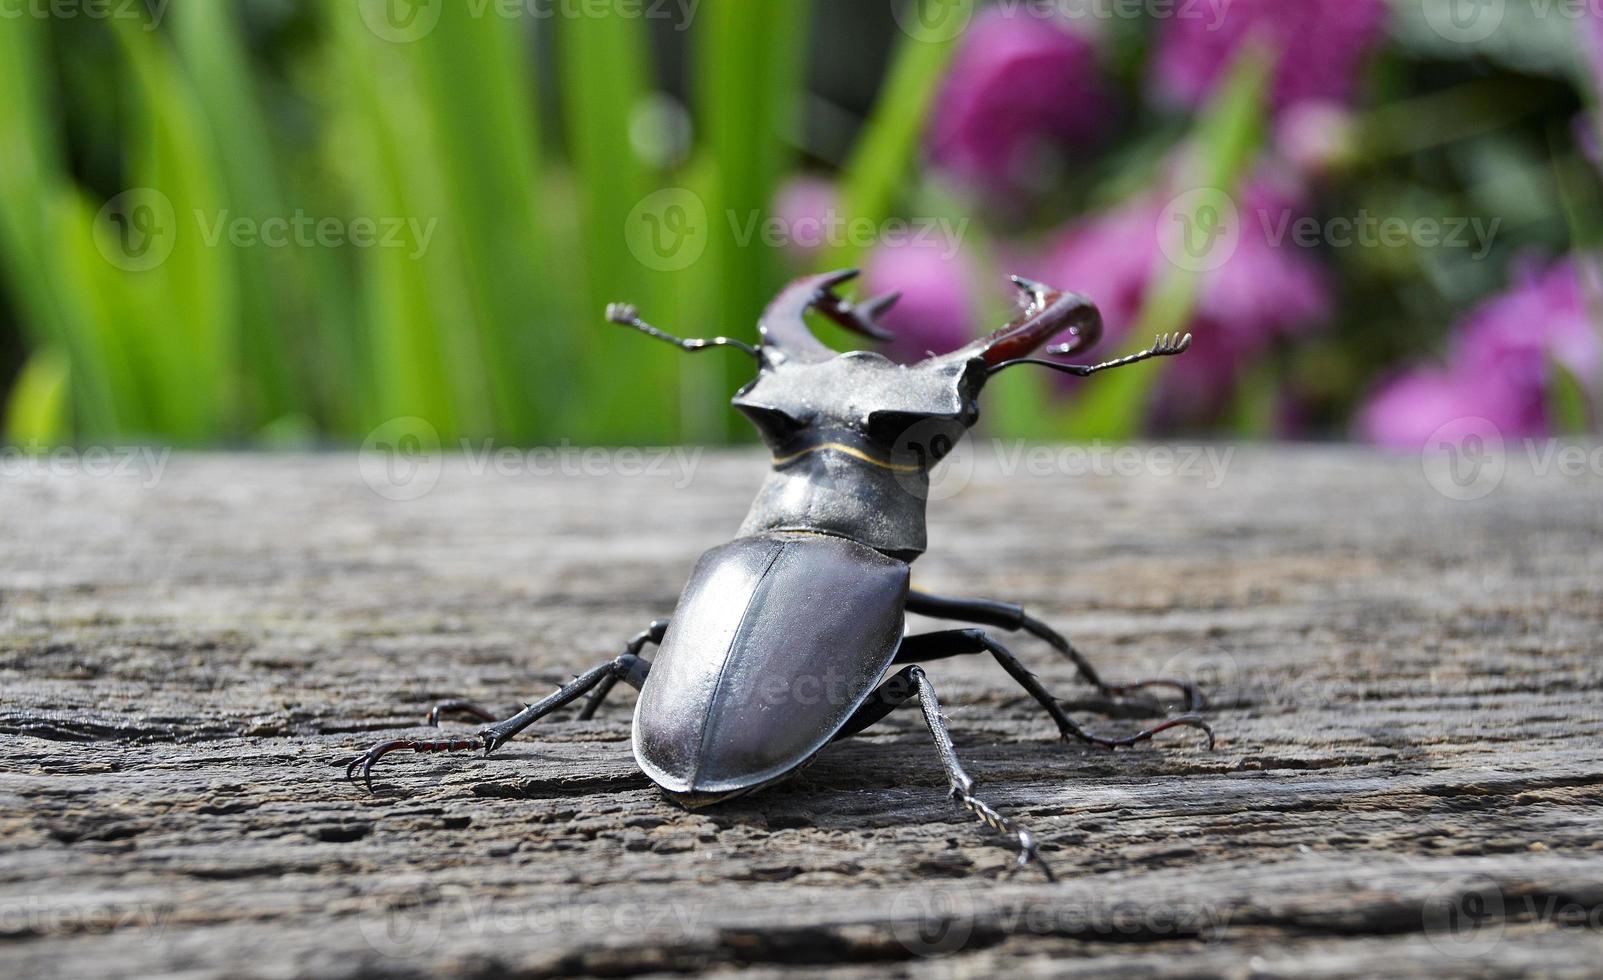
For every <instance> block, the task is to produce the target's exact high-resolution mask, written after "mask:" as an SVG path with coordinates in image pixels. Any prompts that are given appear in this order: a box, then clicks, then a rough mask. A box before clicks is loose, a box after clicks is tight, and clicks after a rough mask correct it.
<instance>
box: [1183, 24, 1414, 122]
mask: <svg viewBox="0 0 1603 980" xmlns="http://www.w3.org/2000/svg"><path fill="white" fill-rule="evenodd" d="M1196 6H1197V9H1196V10H1195V11H1194V12H1193V14H1192V15H1191V16H1185V15H1177V16H1175V17H1173V18H1171V19H1169V20H1168V21H1166V22H1165V23H1164V25H1163V27H1162V32H1161V34H1160V36H1159V40H1158V51H1157V55H1156V57H1155V59H1154V61H1155V72H1156V79H1155V81H1156V85H1157V88H1158V90H1159V92H1160V93H1161V95H1162V96H1163V97H1164V98H1166V99H1167V100H1168V101H1171V102H1174V103H1176V104H1178V105H1181V106H1186V107H1191V106H1196V105H1198V104H1200V103H1201V102H1203V101H1205V100H1206V99H1207V98H1208V96H1209V95H1211V94H1212V93H1213V90H1214V87H1215V86H1216V85H1217V84H1218V83H1219V81H1220V80H1221V79H1222V78H1223V77H1224V76H1225V74H1226V72H1227V71H1229V69H1230V67H1231V65H1232V64H1233V63H1234V61H1235V59H1236V56H1237V54H1238V53H1239V52H1240V50H1241V47H1242V45H1243V44H1244V43H1246V42H1248V41H1249V40H1257V41H1260V42H1261V43H1263V44H1266V45H1267V46H1268V47H1269V49H1270V53H1271V54H1273V55H1275V56H1276V57H1277V59H1278V60H1277V61H1276V65H1275V74H1274V89H1273V92H1272V98H1273V102H1274V106H1275V108H1276V109H1281V108H1284V107H1286V106H1289V105H1292V104H1293V103H1296V102H1300V101H1303V100H1305V99H1321V100H1330V101H1336V102H1348V101H1350V100H1351V99H1352V95H1353V89H1354V87H1355V85H1356V82H1357V77H1358V71H1359V69H1360V68H1361V67H1362V65H1363V62H1364V59H1365V58H1366V57H1367V56H1368V55H1369V52H1370V50H1371V49H1372V48H1373V47H1374V45H1375V43H1376V41H1378V40H1379V38H1380V35H1381V31H1382V29H1383V28H1384V27H1385V23H1386V2H1385V0H1224V6H1223V7H1221V8H1218V9H1215V8H1213V6H1212V5H1210V4H1199V5H1196Z"/></svg>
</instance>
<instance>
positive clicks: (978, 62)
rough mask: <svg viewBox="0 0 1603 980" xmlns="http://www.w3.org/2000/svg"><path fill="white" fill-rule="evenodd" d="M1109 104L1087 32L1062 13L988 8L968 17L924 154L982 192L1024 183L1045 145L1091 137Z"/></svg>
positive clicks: (1071, 146)
mask: <svg viewBox="0 0 1603 980" xmlns="http://www.w3.org/2000/svg"><path fill="white" fill-rule="evenodd" d="M1110 110H1111V101H1110V93H1109V91H1108V89H1107V87H1106V86H1105V85H1104V84H1103V81H1102V77H1101V73H1100V69H1099V67H1098V65H1097V53H1096V47H1095V45H1094V44H1093V43H1092V41H1091V40H1090V39H1089V38H1088V37H1086V36H1085V35H1083V34H1081V33H1079V31H1078V30H1077V29H1076V28H1074V27H1073V26H1071V25H1070V24H1068V23H1067V22H1065V21H1064V20H1062V19H1061V18H1052V17H1043V16H1040V15H1039V14H1038V13H1036V12H1033V11H1031V10H1029V9H1026V8H1024V7H1020V8H1018V9H1014V10H1009V9H1007V8H1004V7H992V8H989V9H987V10H986V11H985V12H983V13H981V14H980V15H979V17H978V18H976V20H975V21H974V23H973V25H972V26H971V27H970V28H969V30H968V33H967V35H966V36H965V38H964V39H963V41H962V45H961V47H960V48H959V49H958V52H957V54H956V55H955V56H954V58H953V60H952V64H951V66H950V68H949V69H948V71H947V75H946V81H945V84H944V86H943V87H942V89H941V92H940V93H939V96H938V98H937V99H936V102H935V107H934V112H933V119H932V120H931V123H930V128H929V133H928V146H929V155H930V159H931V160H932V161H933V162H934V163H935V164H936V165H937V166H938V167H940V168H941V169H943V170H945V171H947V172H948V173H951V174H953V175H954V176H956V177H958V178H961V179H963V180H968V181H973V182H975V183H977V184H978V185H979V186H980V188H981V189H982V190H985V191H988V192H992V193H1005V192H1008V191H1014V190H1019V189H1024V188H1028V187H1030V186H1032V184H1035V183H1038V180H1032V177H1038V176H1039V172H1040V171H1041V170H1042V168H1040V167H1038V166H1037V165H1038V163H1039V161H1040V160H1041V158H1042V157H1041V152H1042V151H1043V150H1047V149H1052V148H1069V149H1075V148H1078V147H1081V146H1083V145H1085V144H1087V143H1089V142H1091V141H1093V140H1094V139H1095V138H1096V137H1097V136H1098V135H1099V134H1100V133H1101V131H1102V130H1103V128H1104V126H1105V125H1106V123H1107V121H1108V119H1109V114H1110ZM1044 169H1045V172H1046V173H1047V174H1050V173H1051V168H1049V167H1048V168H1044Z"/></svg>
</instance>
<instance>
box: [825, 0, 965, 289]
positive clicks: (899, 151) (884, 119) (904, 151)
mask: <svg viewBox="0 0 1603 980" xmlns="http://www.w3.org/2000/svg"><path fill="white" fill-rule="evenodd" d="M907 2H908V3H924V4H925V5H926V6H927V7H930V8H932V11H933V8H936V7H944V8H946V13H947V15H948V16H950V15H952V11H953V10H954V9H955V8H958V7H961V6H963V4H962V3H957V4H954V3H952V2H950V0H907ZM946 33H950V32H941V34H940V35H937V36H935V37H927V38H920V37H916V36H914V35H913V34H912V33H906V34H904V35H903V37H902V42H901V45H900V46H899V47H898V49H897V52H896V55H895V58H894V60H893V61H892V62H891V67H890V71H889V74H888V76H887V77H886V80H885V83H884V85H883V86H882V88H881V91H880V94H879V97H878V99H877V100H876V101H875V106H876V108H875V110H874V114H873V116H872V117H871V118H870V119H869V120H868V123H867V124H866V125H865V126H864V127H863V131H862V133H861V134H860V135H859V136H858V140H857V146H856V147H855V148H854V150H853V151H852V155H851V158H850V159H849V160H848V161H847V164H846V169H845V173H844V175H843V180H842V191H841V199H842V209H843V211H844V213H845V216H846V217H847V218H849V219H853V220H858V219H865V218H866V219H868V220H870V221H873V222H875V223H876V224H877V223H879V222H882V221H884V220H885V219H886V218H887V217H889V216H890V215H891V214H892V213H893V209H894V208H895V207H896V203H897V197H898V195H899V193H900V191H901V188H902V186H903V184H904V183H905V180H906V177H907V174H908V171H909V170H910V169H911V168H912V166H913V163H914V162H915V161H916V160H917V158H918V153H919V147H920V144H921V142H922V140H923V137H924V124H925V121H926V120H927V119H928V118H929V112H930V109H931V107H932V106H933V105H934V102H935V97H936V94H937V93H938V92H939V91H940V85H941V80H942V77H943V74H944V72H945V70H946V66H947V63H948V62H949V61H950V60H951V58H952V54H953V52H955V51H956V50H957V45H958V43H959V42H960V41H961V38H962V34H961V33H960V32H958V33H953V36H952V37H950V38H946V37H944V34H946ZM859 252H860V249H859V248H858V247H856V246H853V245H852V244H850V243H845V244H842V245H841V246H840V247H839V248H836V249H834V250H833V252H832V254H831V255H830V257H829V264H830V265H832V266H834V267H837V268H845V267H849V266H855V265H857V264H858V262H859V261H860V257H859Z"/></svg>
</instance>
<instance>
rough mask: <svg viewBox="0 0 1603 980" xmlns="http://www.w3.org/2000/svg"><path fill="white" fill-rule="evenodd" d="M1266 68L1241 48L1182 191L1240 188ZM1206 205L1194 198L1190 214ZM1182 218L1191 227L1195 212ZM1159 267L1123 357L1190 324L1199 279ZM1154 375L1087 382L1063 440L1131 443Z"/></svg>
mask: <svg viewBox="0 0 1603 980" xmlns="http://www.w3.org/2000/svg"><path fill="white" fill-rule="evenodd" d="M1273 65H1274V62H1273V60H1272V59H1271V58H1269V57H1267V56H1265V54H1264V53H1263V52H1261V51H1259V50H1258V49H1256V48H1248V49H1246V50H1245V51H1244V52H1243V53H1242V55H1241V56H1240V57H1239V59H1238V60H1237V62H1236V64H1235V66H1234V67H1233V68H1232V70H1231V74H1230V76H1229V78H1228V79H1227V80H1226V82H1225V83H1224V84H1223V85H1222V86H1221V88H1220V90H1219V94H1218V95H1216V96H1215V97H1214V100H1213V102H1212V104H1211V105H1209V107H1208V108H1207V110H1206V111H1205V113H1204V114H1203V116H1202V118H1201V120H1199V122H1198V125H1197V129H1196V133H1195V135H1194V136H1193V138H1192V140H1191V141H1190V145H1189V147H1188V152H1189V154H1190V156H1189V159H1188V160H1187V161H1186V165H1187V168H1188V173H1189V177H1188V178H1187V179H1184V180H1183V181H1182V183H1183V187H1184V188H1187V189H1188V188H1205V189H1211V190H1222V191H1225V192H1227V193H1228V192H1232V191H1233V190H1234V189H1235V188H1237V187H1239V186H1240V184H1241V182H1242V180H1243V179H1245V177H1246V176H1247V174H1248V172H1249V171H1250V170H1251V167H1252V164H1253V161H1254V160H1255V159H1256V157H1257V153H1258V149H1259V147H1260V146H1261V145H1262V143H1263V138H1264V134H1263V125H1264V123H1263V119H1264V113H1265V109H1266V107H1265V93H1266V91H1267V87H1268V79H1269V72H1270V70H1271V69H1272V67H1273ZM1211 203H1212V202H1211V201H1209V200H1203V199H1199V201H1198V205H1197V210H1198V211H1199V212H1200V209H1201V208H1202V207H1207V206H1211ZM1190 217H1191V219H1192V221H1193V223H1196V222H1197V221H1198V220H1199V219H1200V213H1199V214H1193V215H1190ZM1243 220H1244V216H1243ZM1162 268H1163V270H1164V272H1163V274H1162V275H1161V276H1159V277H1158V279H1157V281H1156V282H1155V283H1154V285H1153V286H1152V287H1151V289H1150V290H1149V292H1148V294H1147V298H1146V302H1145V305H1144V306H1143V307H1142V311H1141V317H1140V319H1139V320H1138V321H1137V323H1136V326H1135V329H1134V331H1133V332H1132V334H1131V337H1130V340H1129V341H1128V343H1127V346H1126V349H1125V351H1124V353H1135V352H1136V351H1138V350H1140V349H1142V348H1143V347H1145V346H1146V345H1148V344H1150V343H1151V342H1152V338H1153V337H1155V336H1156V335H1158V334H1161V333H1174V332H1178V331H1182V330H1184V329H1185V328H1186V325H1187V324H1188V323H1189V322H1190V321H1191V315H1192V312H1193V311H1194V310H1195V308H1196V300H1197V290H1198V287H1199V284H1200V278H1199V274H1198V273H1197V272H1196V271H1194V270H1192V269H1189V268H1186V267H1184V266H1182V265H1179V264H1173V263H1165V264H1163V266H1162ZM1206 342H1207V338H1205V337H1203V338H1198V343H1206ZM1110 356H1111V355H1110ZM1162 369H1163V362H1162V361H1155V362H1152V363H1148V364H1143V365H1141V366H1139V367H1135V368H1129V369H1126V370H1120V371H1111V372H1109V373H1108V374H1106V375H1104V376H1102V377H1100V378H1097V379H1096V380H1094V381H1092V382H1091V383H1089V384H1088V385H1087V386H1086V390H1085V392H1084V393H1083V395H1082V396H1081V397H1080V398H1079V399H1077V400H1076V401H1075V403H1074V407H1073V408H1072V410H1071V412H1072V414H1071V416H1070V418H1069V419H1068V421H1067V425H1066V429H1065V432H1064V435H1066V436H1068V437H1070V438H1073V439H1078V440H1089V439H1097V438H1103V439H1130V438H1132V437H1134V436H1135V435H1136V434H1137V433H1138V432H1139V431H1140V429H1141V424H1142V421H1143V415H1144V413H1145V410H1146V406H1147V403H1148V400H1149V399H1150V396H1151V393H1152V392H1153V391H1154V390H1155V389H1156V387H1157V385H1158V383H1159V382H1160V380H1161V379H1162V376H1163V370H1162Z"/></svg>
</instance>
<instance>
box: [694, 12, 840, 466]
mask: <svg viewBox="0 0 1603 980" xmlns="http://www.w3.org/2000/svg"><path fill="white" fill-rule="evenodd" d="M809 14H810V11H809V9H808V5H807V4H805V3H802V2H800V0H769V2H765V3H761V4H757V3H750V2H747V0H704V3H703V5H702V12H701V21H700V23H701V25H702V26H701V28H700V30H699V32H698V35H697V38H696V40H697V42H698V43H697V45H696V47H695V61H696V64H697V66H698V67H699V69H700V71H699V74H698V88H697V93H696V95H697V98H696V105H697V108H698V110H699V116H700V118H701V119H702V120H703V126H704V130H705V133H706V144H705V146H706V150H707V152H708V156H709V162H710V164H711V165H712V167H713V168H714V170H715V179H714V180H713V182H712V183H711V184H710V185H709V187H708V194H707V195H706V196H707V205H708V210H709V214H710V222H711V236H710V242H709V248H708V254H707V257H706V258H704V259H703V260H702V261H703V262H706V263H709V268H710V269H711V270H712V279H711V282H710V283H709V287H710V290H711V297H712V298H711V300H710V302H709V310H708V314H709V315H710V317H711V318H712V319H711V322H713V323H715V324H717V329H718V331H719V332H721V333H725V334H728V335H730V336H734V337H746V338H748V339H749V338H752V337H755V336H756V324H757V319H758V316H759V315H760V314H761V313H762V310H763V307H764V306H765V305H766V304H767V302H768V300H769V298H770V297H771V296H772V295H773V293H774V290H775V288H776V287H777V286H778V285H779V279H780V278H781V271H780V268H779V263H778V258H777V256H776V255H775V254H774V252H773V250H772V249H771V248H770V247H769V246H767V245H765V244H764V242H763V237H762V235H761V234H760V233H759V232H758V229H760V228H761V226H762V222H764V221H766V220H767V219H768V217H769V214H770V206H771V204H772V202H773V199H774V193H775V190H776V188H777V186H778V184H779V181H780V178H781V177H782V176H783V174H784V172H785V171H786V170H787V169H788V167H789V166H791V165H792V164H793V162H794V156H795V153H794V150H793V149H792V147H791V144H790V142H789V139H788V137H789V134H790V133H791V132H792V131H793V130H794V129H795V127H796V125H797V116H798V113H799V112H800V97H801V94H802V90H803V85H804V72H805V59H804V57H803V55H804V54H805V52H806V49H807V27H808V21H809ZM706 366H707V367H712V368H715V369H717V370H716V371H715V372H709V373H710V374H712V375H713V376H714V377H717V378H719V379H720V380H721V381H722V382H723V383H724V384H723V387H725V388H726V389H728V388H732V387H733V386H734V385H735V384H737V383H738V382H739V381H740V380H742V379H744V378H746V377H749V375H750V373H751V365H749V364H746V363H742V362H739V361H736V360H734V359H727V358H726V359H724V360H722V361H713V362H710V364H709V365H706ZM687 367H688V368H702V367H704V366H703V365H700V364H696V365H687ZM697 387H701V385H697ZM727 417H728V413H721V414H720V415H719V416H718V418H720V419H727ZM692 435H693V436H694V437H699V438H705V437H707V436H717V437H724V436H727V432H715V433H711V432H709V433H699V432H698V433H692Z"/></svg>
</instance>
